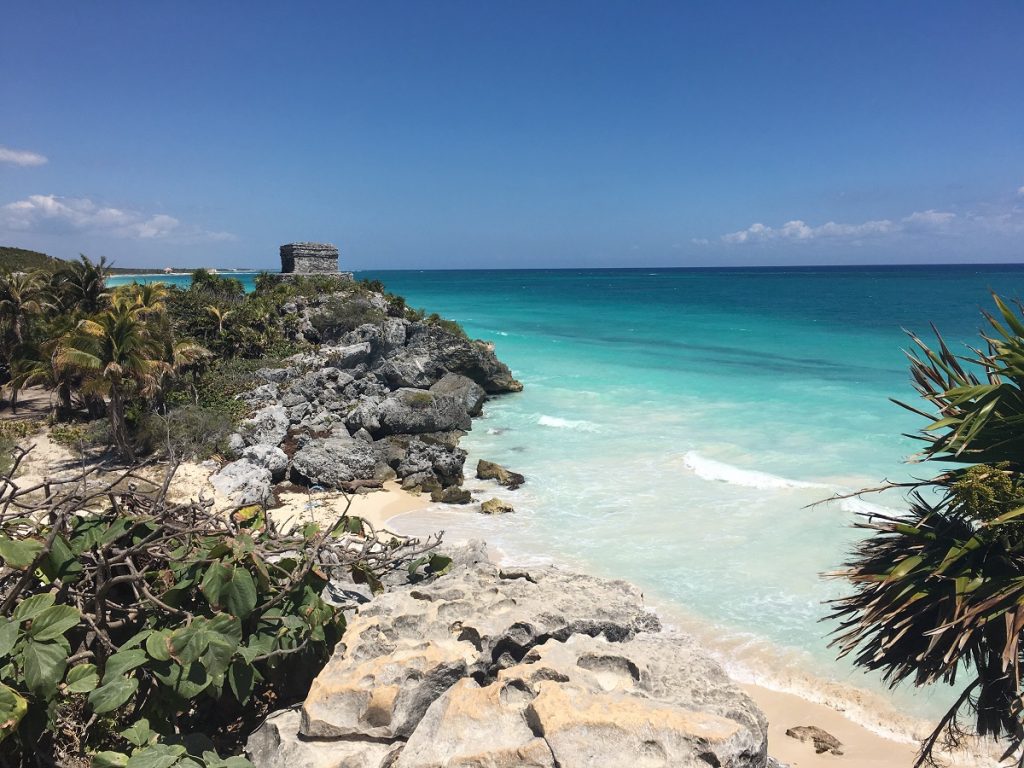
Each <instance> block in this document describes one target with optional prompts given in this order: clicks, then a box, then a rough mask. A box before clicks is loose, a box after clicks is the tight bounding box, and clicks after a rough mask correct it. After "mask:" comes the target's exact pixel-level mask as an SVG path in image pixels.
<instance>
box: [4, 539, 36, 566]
mask: <svg viewBox="0 0 1024 768" xmlns="http://www.w3.org/2000/svg"><path fill="white" fill-rule="evenodd" d="M42 551H43V543H42V542H41V541H36V540H35V539H11V538H8V537H7V536H0V558H2V559H3V561H4V564H5V565H7V566H8V567H10V568H14V569H16V570H19V571H23V570H25V569H26V568H28V567H29V566H30V565H32V563H33V562H34V561H35V559H36V556H37V555H38V554H39V553H40V552H42Z"/></svg>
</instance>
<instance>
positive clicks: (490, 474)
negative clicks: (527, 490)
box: [476, 459, 526, 491]
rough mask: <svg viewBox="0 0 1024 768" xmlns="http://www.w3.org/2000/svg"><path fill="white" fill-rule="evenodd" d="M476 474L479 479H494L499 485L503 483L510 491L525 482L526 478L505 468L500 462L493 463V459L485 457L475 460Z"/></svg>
mask: <svg viewBox="0 0 1024 768" xmlns="http://www.w3.org/2000/svg"><path fill="white" fill-rule="evenodd" d="M476 476H477V477H478V478H479V479H480V480H494V481H495V482H497V483H498V484H499V485H504V486H505V487H506V488H508V489H509V490H510V491H514V490H515V489H516V488H518V487H519V486H521V485H522V484H523V483H525V482H526V478H525V477H523V476H522V475H520V474H519V473H518V472H513V471H511V470H509V469H505V467H503V466H501V465H500V464H495V463H494V462H493V461H487V460H486V459H480V461H478V462H477V465H476Z"/></svg>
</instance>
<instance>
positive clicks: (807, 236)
mask: <svg viewBox="0 0 1024 768" xmlns="http://www.w3.org/2000/svg"><path fill="white" fill-rule="evenodd" d="M956 219H957V215H956V214H955V213H949V212H947V211H936V210H927V211H915V212H914V213H912V214H910V215H909V216H904V217H903V218H902V219H899V220H897V221H893V220H891V219H872V220H870V221H864V222H861V223H860V224H840V223H838V222H835V221H829V222H826V223H824V224H821V225H819V226H816V227H814V226H811V225H810V224H808V223H807V222H805V221H802V220H800V219H794V220H793V221H787V222H786V223H785V224H783V225H782V226H781V227H770V226H768V225H766V224H761V223H756V224H751V225H750V226H749V227H747V228H746V229H741V230H739V231H738V232H730V233H729V234H727V235H722V238H721V239H722V242H725V243H732V244H742V243H763V242H768V241H770V240H784V241H787V242H794V241H796V242H807V241H811V240H822V239H845V240H861V239H864V238H868V237H878V236H881V235H891V234H896V233H900V232H921V231H938V230H942V229H943V228H945V227H947V226H948V225H949V224H951V223H952V222H954V221H955V220H956Z"/></svg>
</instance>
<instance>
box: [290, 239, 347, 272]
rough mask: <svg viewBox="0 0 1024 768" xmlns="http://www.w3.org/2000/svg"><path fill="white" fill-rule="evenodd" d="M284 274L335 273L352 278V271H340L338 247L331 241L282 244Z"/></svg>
mask: <svg viewBox="0 0 1024 768" xmlns="http://www.w3.org/2000/svg"><path fill="white" fill-rule="evenodd" d="M281 274H282V275H335V276H337V277H339V278H341V279H345V280H351V279H352V273H351V272H339V271H338V249H337V247H336V246H334V245H331V244H330V243H287V244H286V245H282V246H281Z"/></svg>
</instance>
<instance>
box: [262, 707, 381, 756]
mask: <svg viewBox="0 0 1024 768" xmlns="http://www.w3.org/2000/svg"><path fill="white" fill-rule="evenodd" d="M300 720H301V716H300V714H299V712H298V711H297V710H294V709H282V710H281V711H280V712H275V713H274V714H272V715H270V716H269V717H268V718H267V719H266V720H265V721H264V723H263V725H261V726H260V728H259V730H257V731H256V732H255V733H253V734H252V735H251V736H250V737H249V740H248V741H247V742H246V744H245V751H246V752H247V753H248V754H249V755H250V756H251V757H252V759H253V760H254V761H255V762H257V763H258V764H259V765H260V766H262V768H380V766H381V765H383V764H384V762H385V760H387V759H388V756H389V754H390V753H391V752H394V751H396V749H397V748H396V747H393V746H391V745H389V744H381V743H379V742H376V741H370V740H363V739H352V740H349V741H338V742H335V743H334V744H332V746H331V749H324V748H323V747H322V746H321V745H319V744H318V743H317V742H309V741H306V740H304V739H301V738H300V737H299V735H298V734H299V724H300Z"/></svg>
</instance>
